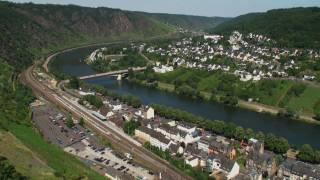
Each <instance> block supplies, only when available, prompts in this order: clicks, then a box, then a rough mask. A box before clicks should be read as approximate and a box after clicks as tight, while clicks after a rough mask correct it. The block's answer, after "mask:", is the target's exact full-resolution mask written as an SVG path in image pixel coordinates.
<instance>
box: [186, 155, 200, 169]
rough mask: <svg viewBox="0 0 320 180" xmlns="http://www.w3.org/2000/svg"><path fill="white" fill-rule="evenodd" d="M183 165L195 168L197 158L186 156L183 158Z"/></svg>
mask: <svg viewBox="0 0 320 180" xmlns="http://www.w3.org/2000/svg"><path fill="white" fill-rule="evenodd" d="M185 163H186V164H189V165H190V166H191V167H197V166H198V165H199V158H198V157H195V156H192V155H191V156H188V157H187V158H185Z"/></svg>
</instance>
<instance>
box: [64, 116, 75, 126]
mask: <svg viewBox="0 0 320 180" xmlns="http://www.w3.org/2000/svg"><path fill="white" fill-rule="evenodd" d="M66 125H67V127H68V128H72V127H73V126H74V123H73V120H72V117H71V115H69V116H68V117H67V119H66Z"/></svg>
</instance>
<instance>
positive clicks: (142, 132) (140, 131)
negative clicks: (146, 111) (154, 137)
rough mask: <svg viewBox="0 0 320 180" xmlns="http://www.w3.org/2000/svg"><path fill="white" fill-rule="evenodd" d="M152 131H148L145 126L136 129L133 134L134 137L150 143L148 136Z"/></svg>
mask: <svg viewBox="0 0 320 180" xmlns="http://www.w3.org/2000/svg"><path fill="white" fill-rule="evenodd" d="M152 131H154V130H152V129H149V128H147V127H145V126H140V127H138V128H137V129H135V130H134V134H135V136H136V137H138V138H140V139H142V140H144V141H146V142H150V134H152V133H153V132H152Z"/></svg>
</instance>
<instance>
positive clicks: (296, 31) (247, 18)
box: [209, 7, 320, 48]
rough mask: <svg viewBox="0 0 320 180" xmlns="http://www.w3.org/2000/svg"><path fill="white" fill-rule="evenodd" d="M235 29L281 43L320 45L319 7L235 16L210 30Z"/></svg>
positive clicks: (291, 45)
mask: <svg viewBox="0 0 320 180" xmlns="http://www.w3.org/2000/svg"><path fill="white" fill-rule="evenodd" d="M234 30H239V31H242V32H254V33H261V34H264V35H267V36H269V37H271V38H273V39H275V40H277V41H278V43H279V44H280V45H283V46H289V47H310V48H311V47H313V48H319V47H320V8H317V7H310V8H292V9H277V10H270V11H268V12H266V13H252V14H246V15H242V16H239V17H236V18H234V19H232V20H230V21H227V22H225V23H222V24H220V25H219V26H217V27H216V28H214V29H212V30H210V31H209V32H215V33H229V32H231V31H234Z"/></svg>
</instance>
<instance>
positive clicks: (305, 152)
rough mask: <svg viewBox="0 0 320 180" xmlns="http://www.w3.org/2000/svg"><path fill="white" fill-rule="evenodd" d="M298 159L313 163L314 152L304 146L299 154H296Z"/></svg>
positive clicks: (309, 147) (308, 146)
mask: <svg viewBox="0 0 320 180" xmlns="http://www.w3.org/2000/svg"><path fill="white" fill-rule="evenodd" d="M298 158H299V159H300V160H302V161H306V162H311V163H312V162H314V150H313V148H312V147H311V146H310V145H309V144H304V145H303V146H302V147H301V148H300V152H299V154H298Z"/></svg>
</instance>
